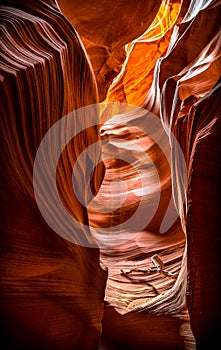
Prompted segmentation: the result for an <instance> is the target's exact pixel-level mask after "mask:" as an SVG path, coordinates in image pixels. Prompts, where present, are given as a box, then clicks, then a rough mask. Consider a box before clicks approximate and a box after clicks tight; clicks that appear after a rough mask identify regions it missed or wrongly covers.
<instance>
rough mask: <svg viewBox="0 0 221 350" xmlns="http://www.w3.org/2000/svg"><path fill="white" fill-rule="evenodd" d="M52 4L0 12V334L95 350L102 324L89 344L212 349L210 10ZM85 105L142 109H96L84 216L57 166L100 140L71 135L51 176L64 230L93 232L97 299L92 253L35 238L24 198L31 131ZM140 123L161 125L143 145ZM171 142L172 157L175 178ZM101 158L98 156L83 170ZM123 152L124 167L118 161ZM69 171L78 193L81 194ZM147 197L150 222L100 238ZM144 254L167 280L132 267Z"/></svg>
mask: <svg viewBox="0 0 221 350" xmlns="http://www.w3.org/2000/svg"><path fill="white" fill-rule="evenodd" d="M58 3H59V6H60V8H61V10H60V9H59V8H58V5H57V4H56V3H55V2H54V1H50V2H46V1H38V2H34V1H30V2H26V1H13V2H10V1H5V6H3V7H2V9H1V13H2V31H3V43H2V48H3V50H2V52H3V55H2V68H1V76H2V78H1V82H2V86H3V90H2V91H3V98H2V101H3V103H2V106H1V111H3V118H2V119H1V123H2V130H3V131H2V136H1V137H2V140H3V141H4V145H3V148H2V158H1V159H2V165H3V167H2V169H4V170H3V174H2V178H3V181H2V187H1V195H2V202H3V209H4V215H3V217H4V225H3V230H2V232H3V234H2V235H1V250H2V254H1V259H2V266H3V268H2V271H1V289H2V292H3V293H2V301H3V303H2V305H3V306H2V311H3V315H4V318H3V321H4V332H5V334H6V339H7V340H8V343H9V344H10V342H13V341H14V342H16V346H20V345H21V348H23V349H24V348H27V349H28V348H30V344H31V347H32V348H37V349H39V348H47V349H50V348H52V347H53V348H61V349H70V348H76V349H96V348H97V347H98V342H99V336H100V334H101V328H103V331H102V339H101V343H100V349H122V348H124V347H126V348H127V349H136V350H137V349H144V348H150V349H176V350H177V349H189V350H190V349H195V347H196V346H197V348H199V349H210V348H215V347H216V345H214V344H216V343H217V341H218V340H219V330H218V320H219V315H220V300H219V299H220V298H219V296H220V286H219V283H218V282H219V276H220V254H219V251H220V248H219V247H220V245H219V244H220V238H219V230H220V222H219V220H220V219H219V212H220V196H219V186H218V183H219V178H220V165H219V162H218V160H219V159H220V145H219V139H220V134H221V130H220V84H219V77H220V71H221V68H220V24H219V18H220V2H219V1H212V0H211V1H209V0H208V1H203V0H202V1H198V2H196V1H189V0H183V1H169V0H168V1H149V2H146V1H142V0H140V1H136V2H134V1H128V2H127V4H125V2H124V1H118V2H116V3H114V2H113V1H112V0H105V1H102V2H101V1H99V0H93V1H85V2H84V4H81V3H79V2H78V1H66V0H65V1H64V0H60V1H58ZM6 5H7V6H6ZM61 11H62V12H63V13H64V15H65V16H66V18H67V19H68V20H69V21H70V22H71V24H72V25H73V26H74V28H76V30H77V32H78V34H79V35H80V38H81V40H82V41H83V44H84V46H85V49H86V51H85V50H84V48H83V46H82V44H81V40H80V38H79V36H78V35H77V34H76V32H75V30H74V29H73V28H72V26H71V25H70V23H68V21H67V19H65V18H64V16H63V15H62V14H61ZM202 28H203V29H202ZM87 55H88V57H89V58H90V61H91V66H92V68H93V71H94V74H93V72H92V69H91V66H90V63H89V62H88V59H87ZM95 79H96V82H95ZM96 84H97V87H98V93H99V95H97V88H96ZM98 99H99V100H100V101H104V100H105V102H107V103H109V102H117V103H118V102H125V103H130V104H132V105H135V106H141V107H143V108H144V110H143V109H142V111H141V112H140V111H139V109H133V110H132V111H131V110H128V109H127V107H125V105H120V107H119V106H118V107H117V108H116V106H115V105H111V104H108V105H106V104H103V106H102V107H101V119H100V123H101V124H102V128H101V132H100V134H101V140H102V145H103V147H102V156H103V160H104V164H105V167H106V173H105V175H104V168H103V165H102V163H100V165H99V166H98V167H97V168H95V171H94V172H93V175H94V177H93V178H92V183H91V185H92V189H93V193H97V192H98V194H97V197H96V198H95V199H94V201H92V202H91V203H90V204H89V205H88V208H87V209H86V208H85V207H84V206H82V205H80V204H79V202H78V200H77V198H76V195H75V193H74V191H73V189H72V180H71V169H72V167H73V165H74V163H75V161H76V160H77V159H78V156H79V154H80V153H81V152H82V151H83V150H84V149H85V148H87V147H88V146H89V145H90V144H91V143H93V142H96V141H97V140H99V135H98V134H99V133H98V127H94V128H93V130H87V132H86V134H83V138H84V139H85V140H86V143H85V142H82V139H83V138H82V135H79V137H76V139H75V140H74V141H72V142H70V143H69V144H68V146H67V147H66V148H65V149H64V151H63V152H62V156H61V158H60V160H59V164H58V167H57V185H58V190H59V194H60V197H61V200H62V202H63V204H64V206H65V208H66V209H67V210H68V211H69V213H70V214H71V215H72V216H73V217H74V218H76V219H77V220H78V221H79V222H82V223H85V224H88V222H90V225H91V232H92V234H93V237H94V238H95V239H98V242H99V240H100V247H101V249H100V258H101V262H102V265H105V266H107V267H108V279H107V284H106V289H105V283H106V278H107V276H106V272H105V271H104V270H102V269H101V267H100V265H99V251H98V249H96V248H94V249H89V248H83V247H81V246H77V245H73V244H72V243H70V242H68V241H67V240H64V239H62V238H61V237H59V236H58V235H56V234H55V233H54V232H53V231H52V230H50V229H49V228H48V226H47V225H46V223H45V222H44V220H43V218H42V217H41V215H40V213H39V211H38V208H37V205H36V202H35V199H34V195H33V188H32V167H33V161H34V157H35V154H36V152H37V149H38V146H39V144H40V141H41V139H42V137H43V136H44V135H45V133H46V132H47V131H48V130H49V128H50V127H51V126H52V125H53V124H54V123H55V122H56V121H57V120H59V119H60V118H61V117H63V116H64V115H65V114H67V113H68V112H71V111H72V110H73V109H76V108H79V107H82V106H85V105H88V104H92V103H96V101H97V100H98ZM148 111H150V112H148ZM150 113H154V115H155V118H158V121H159V123H160V125H161V127H162V126H163V128H164V131H163V129H162V130H161V128H160V127H159V129H158V130H157V132H156V134H154V136H155V137H154V139H153V138H151V137H149V136H148V135H147V134H145V133H144V132H143V127H144V125H145V121H146V120H148V118H150ZM115 114H116V117H115V119H113V118H112V116H113V115H115ZM80 123H81V121H80ZM97 123H99V122H98V121H97ZM82 125H83V121H82ZM173 135H174V136H175V137H176V138H177V140H178V144H179V145H180V147H181V149H182V151H183V155H184V159H185V163H186V170H187V178H185V174H184V171H185V167H183V164H182V162H181V158H180V152H179V148H178V146H177V144H176V142H174V139H173ZM159 144H162V145H163V147H162V148H161V149H160V147H159ZM100 153H101V149H100V147H98V151H97V153H96V154H95V155H94V158H93V159H91V163H92V165H91V170H92V169H93V162H94V163H95V162H96V161H98V160H99V159H100ZM165 153H168V154H170V155H171V157H170V158H171V163H170V162H168V159H167V158H166V157H165ZM128 154H129V161H128V162H126V161H125V160H124V161H122V159H127V158H126V157H127V155H128ZM146 156H148V158H146ZM154 166H155V167H156V169H157V174H156V171H155V170H154ZM84 167H85V165H83V164H82V167H81V172H80V175H79V186H80V187H81V188H82V191H83V190H84V192H83V196H85V197H88V193H87V186H86V185H85V184H84V182H83V181H84V180H83V179H84V175H85V174H84V170H85V169H84ZM138 171H139V172H140V173H141V174H142V176H144V179H145V181H144V182H143V183H142V181H141V180H140V179H141V178H142V176H141V178H140V177H139V176H137V172H138ZM145 174H148V176H146V175H145ZM145 176H146V178H145ZM116 179H117V180H118V182H116ZM102 180H103V182H102ZM101 183H102V184H101ZM159 184H160V185H159ZM40 186H41V184H40ZM44 186H45V185H44V184H43V183H42V188H46V187H44ZM100 186H101V187H100ZM99 188H100V190H99ZM98 190H99V191H98ZM159 193H160V200H159V206H158V208H157V210H156V213H155V214H154V216H153V218H152V219H151V220H150V222H149V223H148V224H147V225H146V226H145V227H144V228H143V229H142V230H141V231H140V232H138V233H137V234H136V235H134V232H125V231H123V230H122V231H121V230H119V232H117V235H116V234H115V235H114V227H115V225H117V224H121V223H123V222H124V221H125V220H127V219H128V217H130V216H133V214H134V213H135V211H136V209H137V208H138V206H139V204H140V202H141V200H143V202H142V203H143V207H144V212H145V210H146V212H148V210H149V208H150V207H151V206H152V204H151V203H152V202H153V201H154V200H155V199H156V198H157V196H158V194H159ZM172 194H173V198H174V201H173V202H172V203H173V205H172V207H171V208H170V210H171V211H170V212H169V215H171V217H172V218H174V217H175V220H172V219H171V217H170V216H169V217H170V220H169V221H170V222H171V226H170V227H168V228H167V229H166V230H165V231H164V232H163V234H162V233H160V228H161V224H162V221H163V219H164V218H165V215H167V214H166V213H167V209H168V206H169V203H170V199H171V195H172ZM43 198H44V200H45V208H47V207H50V208H53V219H54V221H55V222H57V221H56V220H58V219H59V220H60V222H61V225H62V226H61V227H63V228H64V227H66V226H68V223H67V222H66V221H65V222H64V221H62V217H61V214H60V213H59V209H58V208H57V207H56V205H55V203H54V202H53V201H52V200H51V199H50V196H49V197H48V196H47V195H46V194H45V193H44V197H43ZM182 198H184V199H185V201H184V202H183V200H182ZM97 202H98V203H101V202H102V203H103V204H105V203H108V204H107V206H108V209H110V210H109V211H106V212H103V213H97V212H96V210H95V209H96V203H97ZM94 205H95V206H94ZM116 208H119V209H116ZM175 208H176V209H177V211H178V213H179V218H178V217H177V218H176V216H175V214H174V213H176V209H175ZM144 216H145V214H143V217H144ZM143 217H141V219H140V220H142V219H143ZM68 227H69V229H70V232H72V230H71V227H70V226H68ZM105 228H109V233H110V234H109V235H108V236H105V234H104V232H105ZM111 229H113V232H112V231H111ZM74 234H75V233H74V232H73V235H74ZM29 237H30V238H29ZM85 237H86V238H85ZM125 237H126V242H125ZM83 238H85V239H87V236H84V234H83ZM91 239H92V238H91ZM120 239H122V241H120ZM110 241H111V246H108V245H107V246H105V244H106V243H108V242H110ZM101 243H102V244H101ZM154 254H158V256H159V257H160V259H161V260H162V261H163V263H164V264H165V269H166V271H169V272H170V273H173V274H176V276H175V277H176V278H171V277H170V276H168V275H165V274H163V273H159V271H153V273H148V272H147V269H148V268H153V263H152V262H151V257H152V256H153V255H154ZM158 263H159V264H161V262H160V260H158ZM134 268H136V270H134V271H131V272H130V270H131V269H134ZM161 272H162V271H161ZM104 294H105V295H104ZM104 299H105V308H103V301H104ZM101 323H102V325H101ZM18 325H19V326H18ZM24 333H25V334H24ZM7 334H10V339H9V337H7ZM11 334H13V337H12V336H11ZM194 337H195V339H194ZM33 343H34V345H33Z"/></svg>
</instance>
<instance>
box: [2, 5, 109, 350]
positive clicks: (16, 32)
mask: <svg viewBox="0 0 221 350" xmlns="http://www.w3.org/2000/svg"><path fill="white" fill-rule="evenodd" d="M1 31H2V34H1V38H2V42H1V48H2V54H1V85H2V90H1V94H2V96H1V140H2V147H1V170H2V171H1V179H2V181H1V203H2V206H3V210H2V219H3V220H2V227H1V320H2V332H3V336H4V344H5V346H7V348H16V349H30V348H32V349H54V348H57V349H71V348H72V349H73V348H74V349H96V348H97V346H98V342H99V337H100V334H101V323H102V315H103V298H104V288H105V282H106V272H105V271H103V270H102V269H101V267H100V265H99V250H98V249H95V248H93V249H92V248H91V249H90V248H86V247H83V246H79V245H77V244H72V243H70V242H69V241H67V240H65V239H63V238H61V237H60V236H58V235H57V233H55V232H54V231H53V230H52V229H51V228H50V227H49V226H48V225H47V224H46V222H45V221H44V220H43V218H42V216H41V213H40V211H39V209H38V207H37V203H36V199H35V196H34V191H33V174H32V172H33V163H34V159H35V155H36V152H37V150H38V146H39V144H40V142H41V140H42V138H43V136H44V135H45V133H46V132H47V131H48V130H49V129H50V127H51V126H52V125H54V124H55V123H56V122H57V121H58V120H60V118H62V117H63V116H65V115H66V114H67V113H69V112H71V111H73V110H74V109H76V108H80V107H83V106H86V105H88V104H91V103H96V101H97V89H96V83H95V81H94V76H93V73H92V71H91V68H90V64H89V62H88V59H87V57H86V55H85V52H84V48H83V46H82V43H81V41H80V39H79V37H78V35H77V34H76V32H75V31H74V29H73V28H72V27H71V26H70V24H69V23H68V21H67V20H66V19H65V18H64V16H63V15H62V14H61V12H60V11H59V9H58V7H57V5H56V3H55V2H54V1H50V2H48V1H38V2H36V1H28V2H27V1H17V2H15V1H12V2H10V1H6V2H5V4H3V5H2V6H1ZM82 122H83V121H82ZM75 123H81V121H79V120H76V121H75ZM67 126H68V125H67ZM74 127H75V128H76V125H75V124H74ZM98 140H99V135H98V127H97V126H95V127H93V128H91V129H89V130H88V131H87V130H86V131H84V135H79V136H77V137H76V138H75V139H74V140H73V141H72V142H70V143H69V144H68V145H67V147H66V149H65V150H64V151H63V152H62V156H61V159H60V162H59V164H58V170H57V181H58V187H59V189H60V191H62V200H63V202H65V204H66V207H67V209H68V210H69V211H70V213H71V214H72V215H73V217H75V218H76V220H78V221H80V222H84V223H85V224H87V222H88V215H87V210H86V208H85V207H83V206H82V205H80V203H79V202H78V201H77V200H76V198H75V197H73V196H71V193H70V188H72V185H71V184H72V182H71V173H72V168H73V164H74V162H75V159H76V158H77V157H78V154H79V153H81V151H82V150H84V148H85V147H88V146H89V145H90V144H91V143H93V142H95V141H98ZM55 142H56V143H55V147H56V144H57V143H59V142H60V140H59V138H57V139H56V140H55ZM51 152H53V149H52V150H51ZM50 156H52V154H51V155H50V154H49V155H48V157H49V158H48V159H46V162H50ZM46 157H47V156H46ZM96 157H97V158H98V159H99V157H100V149H99V150H98V152H97V154H96ZM101 164H102V163H101ZM92 169H93V164H92ZM81 171H83V174H84V169H81ZM44 175H46V174H43V175H42V177H41V176H40V177H39V178H38V179H39V180H40V183H39V185H40V186H41V185H42V186H44V183H43V182H42V183H41V181H43V179H44V177H43V176H44ZM103 175H104V168H103V167H102V165H100V167H98V168H97V171H96V172H94V176H93V177H92V178H91V183H92V185H93V186H92V187H93V188H94V190H96V191H97V190H98V188H99V186H100V183H101V181H102V178H103ZM81 176H82V175H81ZM83 176H84V175H83ZM43 188H44V187H43ZM82 191H84V195H87V188H86V187H84V189H82ZM42 195H44V196H45V198H44V201H45V204H46V205H47V206H49V207H50V215H52V219H53V220H54V221H56V220H57V221H59V222H60V225H63V226H65V225H66V224H67V223H66V222H64V221H63V218H62V217H61V215H60V213H59V211H58V209H57V208H56V207H54V205H53V195H52V196H48V194H47V192H43V193H42ZM70 198H71V201H70ZM58 218H59V219H58ZM63 226H61V227H63ZM70 229H71V228H70ZM72 234H75V232H73V231H72ZM82 234H84V232H83V231H82Z"/></svg>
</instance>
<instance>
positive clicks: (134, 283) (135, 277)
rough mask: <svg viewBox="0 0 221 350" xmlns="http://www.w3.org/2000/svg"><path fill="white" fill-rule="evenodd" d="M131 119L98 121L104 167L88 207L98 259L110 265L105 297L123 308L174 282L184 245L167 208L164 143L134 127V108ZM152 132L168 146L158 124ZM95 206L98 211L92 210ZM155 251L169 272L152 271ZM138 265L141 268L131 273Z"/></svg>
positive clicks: (177, 222)
mask: <svg viewBox="0 0 221 350" xmlns="http://www.w3.org/2000/svg"><path fill="white" fill-rule="evenodd" d="M144 118H145V116H144ZM146 118H148V115H147V116H146ZM155 118H157V117H155ZM134 119H135V120H133V119H132V120H131V124H134V125H137V126H132V125H129V126H128V125H124V122H123V120H125V116H124V115H123V114H122V115H117V116H116V117H115V118H114V120H113V121H112V119H110V120H108V121H106V122H105V123H104V124H103V125H102V127H101V136H102V144H103V150H102V158H103V161H104V164H105V166H106V173H105V177H104V180H103V182H102V185H101V187H100V190H99V193H98V195H97V196H96V198H95V199H94V200H93V201H92V202H91V203H90V205H89V207H88V208H89V220H90V225H91V228H92V232H93V234H94V236H95V237H96V238H97V241H98V244H99V246H100V247H101V248H100V254H101V260H102V263H103V264H104V265H105V266H106V267H107V268H108V281H107V287H106V301H107V302H108V303H109V304H110V305H112V306H114V307H116V310H118V311H119V312H121V313H124V312H125V311H129V310H130V307H129V305H130V303H131V302H133V303H132V304H133V307H134V306H135V303H134V302H139V303H142V302H143V303H144V301H148V300H149V299H152V298H154V297H156V296H157V295H160V294H164V293H165V292H166V291H169V290H170V288H172V286H173V285H174V283H175V280H176V277H177V276H178V274H179V272H180V268H181V263H182V259H183V253H184V248H185V235H184V233H183V231H182V228H181V224H180V220H179V219H178V214H177V212H176V209H175V207H174V205H173V208H172V209H171V211H170V213H169V214H168V213H166V211H167V207H168V206H169V204H170V201H171V200H172V201H173V199H172V198H171V196H172V190H171V174H170V166H169V163H168V160H167V159H166V157H165V154H164V153H163V151H164V152H165V149H164V150H162V149H161V148H160V146H159V145H158V144H157V142H156V141H155V140H153V139H152V138H151V137H149V136H148V135H147V134H146V133H145V132H144V131H142V128H139V127H138V126H139V123H140V119H139V118H137V117H136V114H135V117H134ZM127 120H128V119H127ZM157 125H158V127H159V126H160V121H159V123H157ZM156 136H157V137H158V142H159V144H160V141H159V139H161V144H162V145H163V146H164V147H165V148H166V150H167V151H169V148H170V146H169V141H168V137H167V135H166V134H165V132H164V131H163V128H162V127H160V129H159V130H157V131H156ZM165 153H166V152H165ZM99 204H100V206H101V208H99V206H98V205H99ZM102 205H103V206H102ZM93 207H94V208H95V209H94V211H93V210H92V209H93ZM97 209H100V213H99V211H98V212H95V210H97ZM101 209H102V210H101ZM105 209H106V210H105ZM166 215H167V221H168V222H169V227H168V228H167V230H166V231H165V232H163V233H161V232H160V225H161V223H162V221H163V219H164V216H166ZM133 218H134V220H132V219H133ZM131 220H132V221H131ZM125 222H126V224H125ZM155 254H158V255H159V258H160V259H161V260H162V262H163V263H164V265H165V268H164V269H165V271H166V272H167V271H168V272H169V274H170V273H171V276H170V275H169V274H168V275H166V272H165V274H163V273H160V272H159V271H154V269H153V267H154V265H153V262H152V261H151V258H152V256H154V255H155ZM136 268H137V269H139V271H131V273H129V271H130V270H131V269H136ZM148 268H152V270H151V271H150V273H148V272H147V271H146V272H145V269H146V270H147V269H148ZM142 270H144V272H142ZM133 307H132V308H133ZM127 308H129V309H127Z"/></svg>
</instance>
